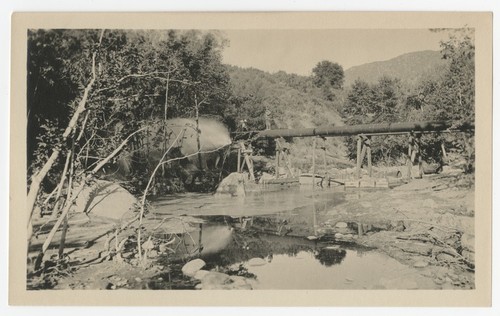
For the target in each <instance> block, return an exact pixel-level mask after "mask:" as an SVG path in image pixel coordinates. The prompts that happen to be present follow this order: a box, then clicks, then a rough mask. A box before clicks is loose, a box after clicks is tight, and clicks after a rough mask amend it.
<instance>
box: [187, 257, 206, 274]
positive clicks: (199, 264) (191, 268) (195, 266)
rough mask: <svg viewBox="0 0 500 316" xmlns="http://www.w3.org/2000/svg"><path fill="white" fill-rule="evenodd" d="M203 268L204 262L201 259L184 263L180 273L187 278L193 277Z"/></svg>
mask: <svg viewBox="0 0 500 316" xmlns="http://www.w3.org/2000/svg"><path fill="white" fill-rule="evenodd" d="M204 266H205V261H203V260H201V259H194V260H191V261H189V262H188V263H186V264H185V265H184V266H183V267H182V273H183V274H184V275H186V276H188V277H193V276H194V275H195V274H196V272H198V270H200V269H201V268H203V267H204Z"/></svg>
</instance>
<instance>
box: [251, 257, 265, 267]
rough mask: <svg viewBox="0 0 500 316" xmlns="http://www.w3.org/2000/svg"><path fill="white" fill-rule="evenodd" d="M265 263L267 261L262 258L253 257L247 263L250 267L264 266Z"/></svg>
mask: <svg viewBox="0 0 500 316" xmlns="http://www.w3.org/2000/svg"><path fill="white" fill-rule="evenodd" d="M265 264H267V261H266V260H264V259H262V258H252V259H250V260H248V262H247V265H248V266H250V267H256V266H263V265H265Z"/></svg>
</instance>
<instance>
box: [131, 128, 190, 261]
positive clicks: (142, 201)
mask: <svg viewBox="0 0 500 316" xmlns="http://www.w3.org/2000/svg"><path fill="white" fill-rule="evenodd" d="M181 135H184V133H182V132H181V133H179V135H177V137H176V138H175V140H174V141H173V142H172V144H171V145H170V147H168V149H167V150H166V151H165V153H164V154H163V156H162V157H161V159H160V162H159V163H158V164H157V165H156V167H155V169H154V170H153V172H152V173H151V176H150V177H149V181H148V184H147V185H146V188H145V189H144V193H143V194H142V199H141V207H140V214H139V229H138V233H137V250H138V253H139V261H141V260H142V249H141V227H142V218H143V217H144V205H145V203H146V196H147V194H148V191H149V187H150V186H151V183H152V182H153V179H154V177H155V175H156V172H157V171H158V169H159V168H160V167H161V166H162V162H163V160H164V159H165V157H166V156H167V154H168V153H169V152H170V150H171V149H172V148H173V147H174V145H175V144H176V143H177V141H178V140H179V138H180V137H181Z"/></svg>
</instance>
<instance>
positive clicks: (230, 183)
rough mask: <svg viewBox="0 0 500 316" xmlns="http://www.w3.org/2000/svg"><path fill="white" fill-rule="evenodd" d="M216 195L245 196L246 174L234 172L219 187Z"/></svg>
mask: <svg viewBox="0 0 500 316" xmlns="http://www.w3.org/2000/svg"><path fill="white" fill-rule="evenodd" d="M215 196H230V197H233V196H245V174H243V173H238V172H233V173H231V174H230V175H228V176H227V177H225V178H224V179H223V180H222V182H221V183H220V184H219V186H218V187H217V191H215Z"/></svg>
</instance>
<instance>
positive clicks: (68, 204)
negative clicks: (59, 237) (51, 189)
mask: <svg viewBox="0 0 500 316" xmlns="http://www.w3.org/2000/svg"><path fill="white" fill-rule="evenodd" d="M142 130H144V128H141V129H139V130H137V131H135V132H133V133H132V134H130V135H129V136H128V137H127V138H126V139H125V140H124V141H123V142H122V143H121V144H120V146H118V147H117V148H116V149H115V150H114V151H113V152H112V153H111V154H109V155H108V157H106V158H105V159H103V160H102V161H101V162H99V164H97V166H95V167H94V169H93V170H92V171H91V172H90V173H89V174H88V175H87V176H86V177H85V179H83V180H82V181H81V183H80V185H79V187H78V189H77V190H75V192H76V193H75V194H74V195H72V196H70V197H71V198H70V199H68V200H67V201H66V204H65V206H64V209H63V211H62V213H61V215H60V216H59V218H58V220H57V222H56V223H55V224H54V226H53V227H52V229H51V231H50V233H49V234H48V236H47V238H46V240H45V242H44V243H43V246H42V250H41V252H40V254H39V258H37V263H39V264H40V263H41V260H42V258H43V255H44V253H45V252H46V251H47V249H48V247H49V245H50V243H51V241H52V239H53V238H54V235H55V233H56V232H57V230H58V229H59V226H61V223H62V222H63V220H64V218H65V217H66V215H67V214H68V212H69V210H70V209H71V206H72V205H73V203H74V202H75V200H76V198H77V197H78V196H79V195H80V193H81V192H82V191H83V189H84V188H85V185H86V183H87V182H88V181H90V180H91V179H92V177H93V176H94V174H95V173H96V172H97V171H99V170H100V169H101V168H102V167H103V166H104V165H106V164H107V163H108V162H109V161H110V160H111V159H113V157H114V156H116V155H117V154H118V153H119V152H120V151H121V150H122V149H123V147H124V146H125V145H126V144H127V142H128V141H129V139H130V138H131V137H132V136H134V135H135V134H137V133H139V132H140V131H142Z"/></svg>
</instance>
